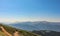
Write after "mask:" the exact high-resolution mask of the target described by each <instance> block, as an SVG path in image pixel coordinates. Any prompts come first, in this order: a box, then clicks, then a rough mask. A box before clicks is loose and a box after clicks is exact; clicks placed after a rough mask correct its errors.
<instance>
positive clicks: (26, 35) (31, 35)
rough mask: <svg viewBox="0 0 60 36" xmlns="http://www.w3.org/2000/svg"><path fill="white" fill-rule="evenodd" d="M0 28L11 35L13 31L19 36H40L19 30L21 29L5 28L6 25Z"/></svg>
mask: <svg viewBox="0 0 60 36" xmlns="http://www.w3.org/2000/svg"><path fill="white" fill-rule="evenodd" d="M0 26H3V27H4V28H5V29H6V30H7V31H8V32H9V33H10V34H12V35H13V33H14V31H15V30H18V31H19V33H20V35H23V36H40V35H37V34H34V33H31V32H27V31H24V30H21V29H16V28H13V27H10V26H7V25H2V24H0Z"/></svg>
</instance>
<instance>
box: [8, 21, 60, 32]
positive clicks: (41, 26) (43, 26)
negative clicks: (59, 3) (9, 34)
mask: <svg viewBox="0 0 60 36" xmlns="http://www.w3.org/2000/svg"><path fill="white" fill-rule="evenodd" d="M9 25H11V26H13V27H15V28H18V29H23V30H27V31H33V30H52V31H59V32H60V22H47V21H36V22H17V23H13V24H9Z"/></svg>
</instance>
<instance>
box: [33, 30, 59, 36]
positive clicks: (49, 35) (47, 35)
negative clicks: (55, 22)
mask: <svg viewBox="0 0 60 36" xmlns="http://www.w3.org/2000/svg"><path fill="white" fill-rule="evenodd" d="M32 32H33V33H36V34H39V35H42V36H60V32H56V31H50V30H40V31H36V30H34V31H32Z"/></svg>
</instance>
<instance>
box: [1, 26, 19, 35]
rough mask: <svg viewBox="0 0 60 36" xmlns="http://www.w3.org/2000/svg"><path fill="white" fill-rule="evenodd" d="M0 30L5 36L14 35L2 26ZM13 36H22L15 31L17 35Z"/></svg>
mask: <svg viewBox="0 0 60 36" xmlns="http://www.w3.org/2000/svg"><path fill="white" fill-rule="evenodd" d="M0 28H1V29H2V31H3V33H4V34H5V36H12V35H11V34H10V33H8V32H7V31H6V30H5V29H4V28H3V27H2V26H1V27H0ZM13 35H14V36H20V35H19V34H18V32H17V31H15V33H13Z"/></svg>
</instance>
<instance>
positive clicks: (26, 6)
mask: <svg viewBox="0 0 60 36" xmlns="http://www.w3.org/2000/svg"><path fill="white" fill-rule="evenodd" d="M24 21H50V22H60V0H0V22H24Z"/></svg>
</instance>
